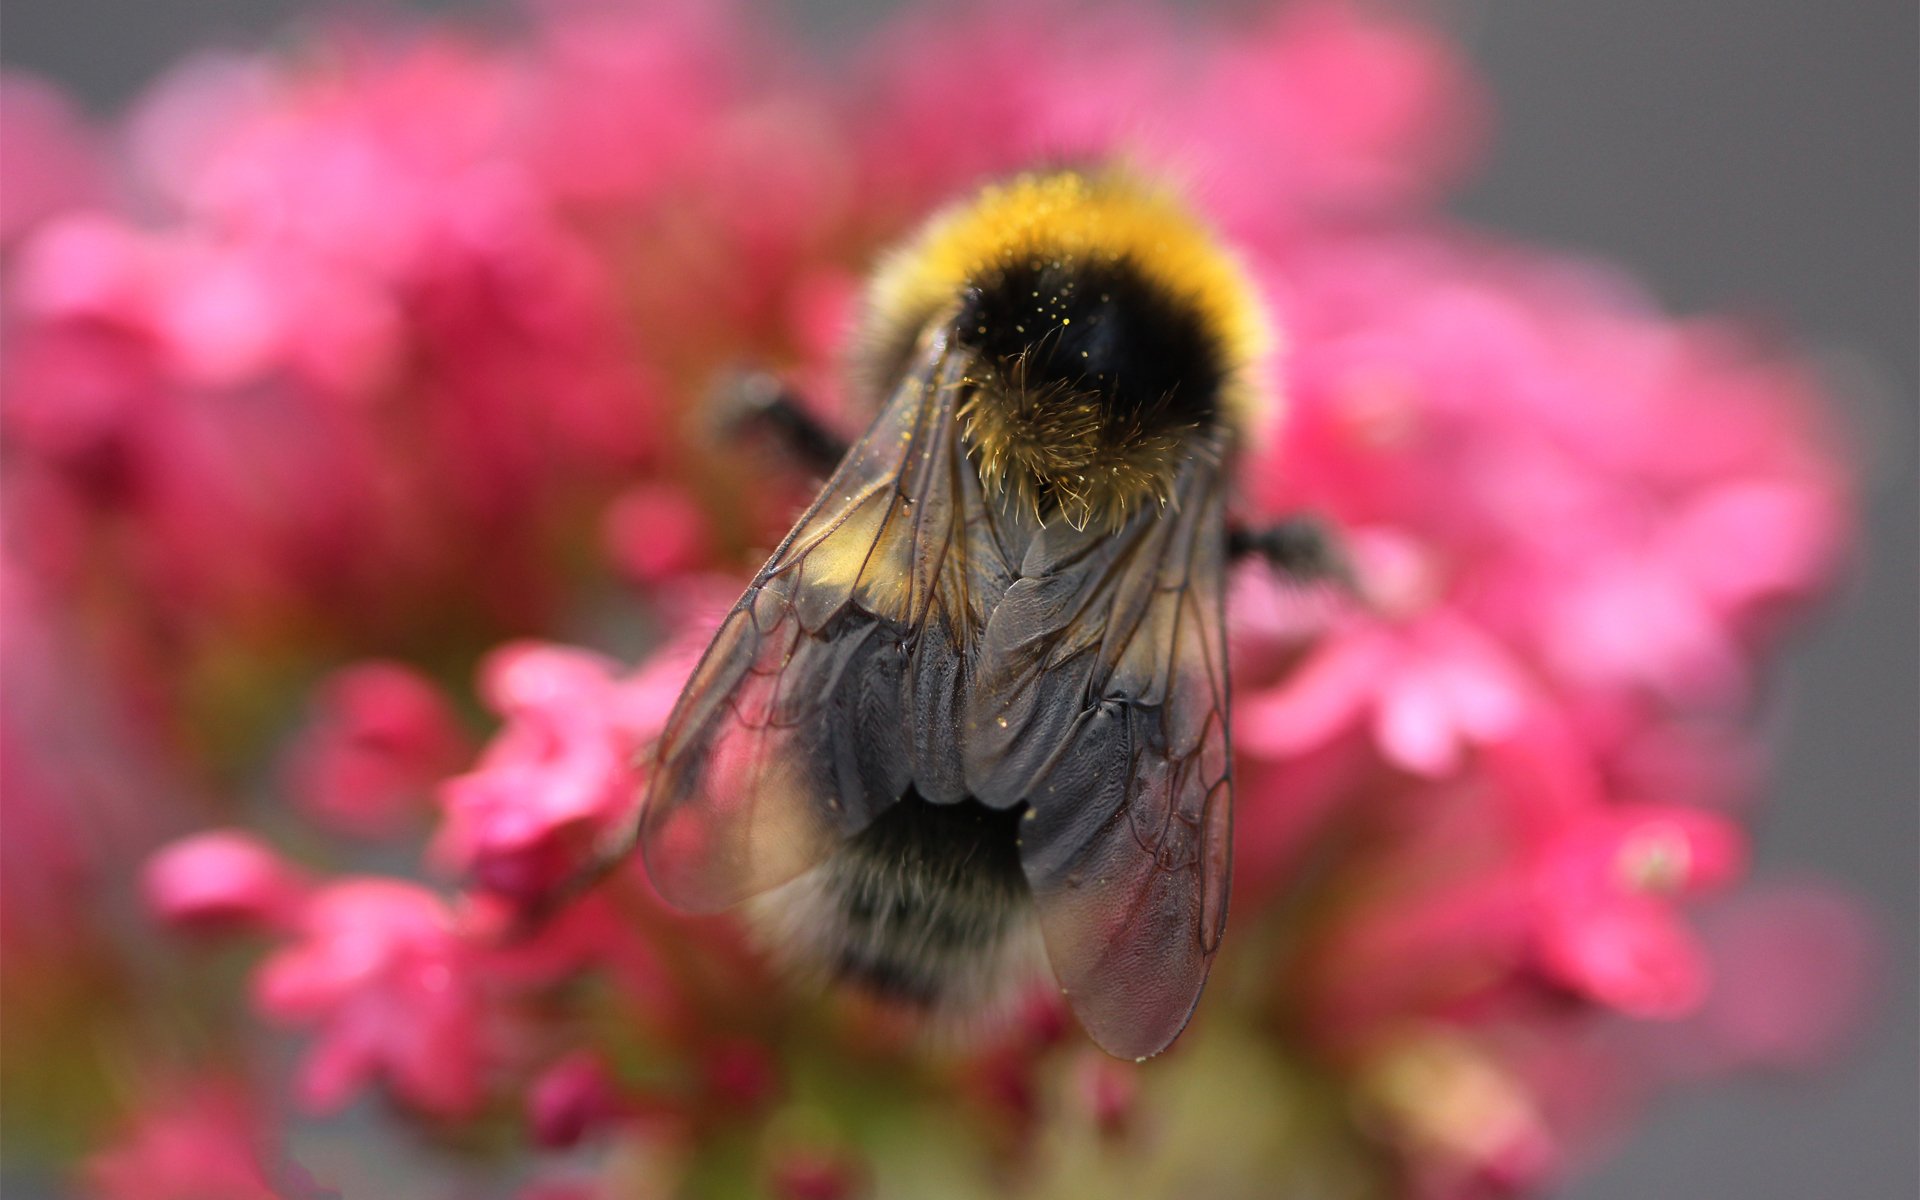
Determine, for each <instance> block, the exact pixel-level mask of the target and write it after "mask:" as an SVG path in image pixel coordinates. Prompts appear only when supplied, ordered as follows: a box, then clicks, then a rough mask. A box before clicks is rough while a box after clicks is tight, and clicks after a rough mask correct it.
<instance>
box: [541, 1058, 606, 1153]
mask: <svg viewBox="0 0 1920 1200" xmlns="http://www.w3.org/2000/svg"><path fill="white" fill-rule="evenodd" d="M623 1107H624V1106H623V1105H622V1103H621V1100H620V1094H619V1091H618V1090H617V1089H616V1087H615V1086H614V1082H613V1078H612V1076H610V1075H609V1074H608V1073H607V1068H606V1066H605V1065H604V1064H603V1063H601V1062H600V1061H599V1059H597V1058H595V1057H594V1056H593V1055H591V1054H587V1053H584V1052H583V1053H579V1054H573V1055H569V1056H568V1057H566V1058H564V1059H562V1060H561V1061H559V1062H557V1063H555V1064H554V1065H553V1066H551V1067H549V1068H548V1069H547V1070H546V1071H545V1072H544V1073H543V1074H542V1075H541V1076H540V1078H538V1079H536V1080H535V1081H534V1083H533V1087H532V1089H531V1091H529V1092H528V1095H527V1116H528V1120H529V1122H530V1123H531V1125H532V1127H533V1138H534V1141H536V1142H538V1143H539V1144H540V1145H542V1146H554V1147H566V1146H572V1145H574V1144H576V1143H577V1142H579V1141H580V1139H581V1138H582V1137H584V1136H586V1135H587V1133H588V1132H589V1131H591V1130H593V1129H594V1128H596V1127H598V1126H599V1125H601V1124H603V1123H604V1122H606V1121H607V1120H608V1119H610V1118H612V1117H614V1116H617V1115H619V1114H620V1112H621V1111H622V1109H623Z"/></svg>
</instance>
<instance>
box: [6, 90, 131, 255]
mask: <svg viewBox="0 0 1920 1200" xmlns="http://www.w3.org/2000/svg"><path fill="white" fill-rule="evenodd" d="M97 152H98V147H96V146H95V145H94V136H93V133H92V131H90V130H88V129H86V128H85V127H84V125H83V124H82V122H81V120H80V118H79V117H78V115H77V114H75V113H74V111H73V108H72V106H70V105H69V104H68V103H67V101H66V98H65V97H63V96H62V95H60V93H59V92H57V91H55V90H54V89H53V88H51V87H49V86H48V85H46V84H44V83H42V82H40V81H39V80H37V79H34V78H31V77H29V76H25V75H18V74H14V73H12V72H9V73H7V74H6V75H4V76H0V158H4V159H6V161H8V162H10V163H13V164H14V168H13V170H11V171H9V172H8V176H9V178H8V180H7V190H6V196H5V197H4V198H0V246H12V245H13V244H14V243H15V242H17V241H18V240H19V239H20V237H21V235H22V234H24V233H25V232H26V231H27V230H28V229H29V228H31V227H32V226H33V225H34V224H35V223H36V222H38V221H40V220H42V219H43V218H45V217H48V216H50V215H52V214H54V213H56V212H60V211H62V210H65V209H70V208H75V207H78V206H80V205H82V204H86V203H88V202H90V201H95V200H98V199H100V198H102V193H103V192H104V190H105V189H104V187H103V186H102V185H103V184H104V182H105V178H104V176H105V172H104V169H103V166H102V164H101V162H100V161H99V158H98V154H97Z"/></svg>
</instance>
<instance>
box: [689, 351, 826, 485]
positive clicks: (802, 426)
mask: <svg viewBox="0 0 1920 1200" xmlns="http://www.w3.org/2000/svg"><path fill="white" fill-rule="evenodd" d="M714 410H715V413H716V414H717V423H718V425H719V427H720V429H721V430H722V431H723V432H725V433H729V434H733V433H741V432H749V431H758V430H764V431H766V432H767V433H768V434H770V435H771V436H772V437H773V438H774V439H775V440H776V441H778V442H779V444H780V448H781V449H782V450H783V451H785V452H786V453H787V454H788V455H790V456H791V457H792V458H793V459H794V460H795V461H796V462H798V463H799V464H800V465H801V466H803V467H805V468H806V469H807V470H809V471H812V472H813V473H815V474H817V475H822V476H825V475H831V474H833V470H834V468H835V467H837V466H839V465H840V460H841V459H843V458H845V457H846V456H847V450H848V449H849V446H848V443H847V441H846V439H845V438H842V437H841V436H840V435H839V434H838V433H836V432H834V430H832V429H831V428H829V427H828V426H827V425H826V424H824V423H823V422H822V421H821V420H820V419H819V418H818V417H816V416H814V415H813V413H812V412H810V411H808V409H807V406H806V405H805V404H804V403H802V402H801V400H800V397H799V395H798V394H797V393H796V392H794V390H793V389H792V388H791V387H789V386H787V384H786V383H785V382H783V381H782V380H781V379H779V378H778V377H777V376H774V375H771V374H768V373H767V372H765V371H742V372H740V373H738V374H736V375H732V376H730V377H728V378H727V379H726V380H724V381H723V382H722V383H721V384H720V385H719V387H718V388H716V389H715V393H714Z"/></svg>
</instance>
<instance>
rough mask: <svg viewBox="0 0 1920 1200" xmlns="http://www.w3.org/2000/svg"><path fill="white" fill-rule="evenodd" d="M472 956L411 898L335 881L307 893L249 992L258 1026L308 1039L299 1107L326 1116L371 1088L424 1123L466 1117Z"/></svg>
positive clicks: (479, 1039)
mask: <svg viewBox="0 0 1920 1200" xmlns="http://www.w3.org/2000/svg"><path fill="white" fill-rule="evenodd" d="M472 956H473V952H472V950H471V948H470V947H469V946H468V945H467V943H466V942H465V941H464V940H463V939H462V938H461V936H460V933H459V931H458V930H457V929H456V928H455V923H454V918H453V915H452V913H450V912H449V911H448V909H447V907H446V905H445V904H443V903H442V902H441V901H440V900H439V899H438V898H437V897H436V896H434V895H433V894H432V893H431V892H428V891H426V890H425V889H423V888H419V887H416V886H414V885H412V884H407V883H400V882H396V881H392V880H384V879H346V880H342V881H340V882H337V883H333V884H330V885H329V886H327V887H326V888H324V889H322V890H320V891H319V892H317V893H315V894H314V895H313V897H312V898H311V899H309V900H308V901H307V904H306V906H305V909H304V911H303V912H302V913H301V919H300V925H299V932H298V934H297V935H296V937H295V939H294V941H293V942H292V944H290V945H288V946H286V947H284V948H282V949H280V950H277V951H275V952H274V953H273V955H272V956H271V957H270V958H268V959H267V961H266V962H265V963H263V964H262V965H261V967H260V969H259V972H258V974H257V975H256V976H255V978H254V989H253V995H254V1003H255V1005H256V1006H257V1007H258V1009H259V1010H260V1012H261V1014H262V1015H263V1016H265V1017H267V1018H268V1019H270V1020H273V1021H275V1022H278V1023H281V1024H288V1025H303V1026H313V1027H314V1028H315V1029H316V1042H315V1044H314V1046H313V1048H312V1049H311V1050H309V1051H308V1053H307V1058H306V1063H305V1066H304V1068H303V1069H302V1072H301V1079H300V1096H301V1099H302V1101H303V1102H304V1103H305V1104H307V1105H308V1106H309V1107H312V1108H314V1109H318V1110H330V1109H334V1108H337V1107H339V1106H340V1105H341V1104H342V1103H344V1102H345V1101H346V1099H347V1098H348V1096H350V1095H351V1094H352V1093H353V1092H354V1091H355V1090H356V1089H358V1088H359V1087H361V1086H363V1085H365V1084H366V1083H368V1082H371V1081H372V1080H374V1079H376V1078H378V1079H381V1080H383V1081H385V1082H386V1083H387V1084H388V1085H389V1086H390V1087H391V1088H392V1090H393V1092H394V1094H395V1095H397V1096H399V1097H400V1098H401V1099H403V1100H406V1101H408V1102H409V1103H411V1104H414V1105H417V1106H418V1107H419V1108H421V1109H422V1110H424V1111H426V1112H430V1113H436V1114H440V1115H445V1116H457V1115H460V1114H463V1113H470V1112H472V1111H473V1110H474V1109H475V1108H476V1106H477V1105H478V1104H479V1102H480V1099H481V1085H482V1072H483V1068H484V1056H485V1054H486V1047H485V1037H484V1032H485V1031H484V1028H483V1025H484V1020H483V1018H484V1013H483V1011H482V1004H481V997H480V995H479V994H478V992H477V990H476V986H477V977H476V973H475V969H474V968H475V963H474V962H473V957H472Z"/></svg>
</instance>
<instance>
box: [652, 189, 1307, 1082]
mask: <svg viewBox="0 0 1920 1200" xmlns="http://www.w3.org/2000/svg"><path fill="white" fill-rule="evenodd" d="M1270 341H1271V335H1270V331H1269V329H1268V326H1267V323H1266V320H1265V317H1264V315H1263V311H1262V308H1261V305H1260V303H1259V301H1258V300H1257V298H1256V296H1255V293H1254V289H1253V287H1252V285H1251V284H1250V283H1249V281H1248V280H1247V278H1246V276H1245V275H1244V274H1243V273H1242V271H1241V269H1240V267H1239V266H1238V265H1237V263H1236V262H1235V260H1234V259H1233V257H1232V256H1231V255H1230V254H1229V253H1228V252H1227V251H1226V250H1224V249H1223V248H1222V247H1221V246H1220V245H1219V243H1218V242H1217V241H1216V240H1215V238H1214V237H1213V236H1212V235H1211V234H1210V233H1209V232H1208V231H1207V230H1206V229H1205V228H1204V227H1203V225H1202V224H1201V223H1200V222H1199V221H1198V220H1197V219H1196V218H1195V217H1194V216H1193V215H1191V214H1190V213H1189V212H1188V211H1187V210H1186V209H1185V208H1184V207H1183V206H1182V205H1181V204H1180V203H1179V202H1177V201H1176V200H1175V199H1174V198H1172V196H1170V195H1169V194H1168V193H1166V192H1165V191H1163V190H1161V189H1159V188H1157V187H1155V186H1153V185H1150V184H1147V183H1145V182H1143V181H1141V180H1139V179H1137V178H1135V177H1133V176H1132V175H1130V174H1128V173H1126V172H1124V171H1121V170H1117V169H1099V170H1091V171H1072V170H1060V171H1049V172H1037V173H1031V174H1026V175H1021V176H1017V177H1014V178H1012V179H1009V180H1005V181H1003V182H1000V183H997V184H994V185H991V186H988V187H986V188H985V189H984V190H982V191H981V192H980V193H979V194H978V195H976V196H975V197H973V198H972V199H970V200H968V201H966V202H964V203H962V204H960V205H958V206H956V207H954V208H952V209H950V210H948V211H945V212H943V213H941V214H939V215H937V216H935V217H934V218H933V219H932V221H931V222H930V223H929V224H928V225H927V226H926V227H925V229H924V230H923V231H922V232H921V233H920V234H919V235H918V236H917V237H916V238H914V239H913V240H912V241H911V242H909V243H908V244H907V245H906V247H905V248H904V249H902V250H900V251H898V252H897V253H896V254H894V255H893V256H892V257H891V258H889V259H888V260H886V262H885V263H884V264H883V265H882V266H881V268H880V269H879V271H878V272H877V274H876V276H875V278H874V281H873V283H872V285H871V290H870V293H869V305H868V318H867V328H866V330H865V340H864V342H863V343H862V348H863V351H864V355H865V361H864V364H863V365H864V367H865V370H866V375H867V378H868V380H869V383H870V387H871V390H872V392H873V393H874V396H875V403H876V406H877V408H878V415H877V416H876V417H875V418H874V421H873V424H872V426H871V427H870V428H869V429H868V430H867V431H866V433H865V434H864V435H863V436H862V437H861V438H860V439H859V440H858V441H857V442H856V443H855V444H854V445H853V446H852V447H850V448H847V449H845V450H844V452H842V451H841V450H840V448H839V447H837V446H836V445H835V444H834V442H833V438H832V435H831V434H829V433H827V432H826V431H824V430H821V429H818V428H816V427H814V426H813V425H811V424H810V423H809V421H808V420H807V419H806V418H805V417H804V415H803V414H802V413H801V410H800V409H799V408H798V407H797V406H796V405H794V404H792V403H790V402H789V401H787V400H785V399H782V398H779V397H771V398H768V399H766V400H765V401H764V403H763V404H762V406H761V410H762V412H763V413H764V414H765V415H769V416H772V417H776V418H777V424H778V425H779V426H780V427H781V428H784V429H785V430H786V431H787V432H788V433H789V434H790V435H792V440H793V441H794V442H795V443H796V444H797V446H798V447H799V448H801V449H806V448H808V447H811V449H812V452H813V456H814V457H815V458H816V459H819V460H822V461H823V465H824V462H825V461H832V460H837V464H838V465H837V466H835V467H834V468H833V469H832V471H831V475H830V477H829V478H828V480H827V483H826V486H825V488H824V489H823V490H822V492H821V493H820V496H819V498H818V499H817V500H816V501H815V502H814V504H813V506H812V507H811V508H810V509H809V510H808V511H807V512H806V514H805V515H804V516H802V517H801V518H800V520H799V523H798V524H797V525H795V526H794V528H793V531H792V532H791V533H790V534H788V535H787V538H786V540H785V541H784V542H783V543H781V545H780V547H779V549H778V550H776V551H775V552H774V554H773V557H772V558H771V559H770V560H769V561H768V562H767V564H766V566H765V567H763V568H762V569H761V570H760V572H759V574H758V575H756V576H755V577H754V580H753V582H752V584H751V585H750V586H749V587H748V588H747V591H746V594H745V595H744V596H742V597H741V599H740V601H739V603H738V604H737V605H735V606H734V608H733V609H732V611H731V612H730V613H729V614H728V615H727V617H726V618H725V620H724V622H723V623H722V625H721V626H720V628H719V630H718V632H717V634H716V636H715V637H714V640H713V644H712V646H711V647H710V648H709V649H708V650H707V653H706V655H705V657H704V658H703V659H702V660H701V662H700V664H699V666H698V668H697V669H696V670H695V671H694V673H693V676H692V678H691V680H690V681H689V682H688V684H687V687H686V691H685V693H684V694H683V695H682V696H681V698H680V700H679V703H678V705H677V707H676V708H675V710H674V712H673V715H672V716H671V718H670V719H669V721H668V723H667V726H666V728H665V731H664V732H663V734H662V736H661V738H660V741H659V748H658V753H657V759H656V760H655V762H654V763H653V770H652V772H651V779H650V791H649V793H648V795H647V797H646V801H645V803H644V805H643V806H642V808H641V811H640V816H639V825H638V829H637V830H636V831H635V833H636V836H637V838H638V841H639V845H640V849H641V852H642V854H643V856H644V858H645V861H646V866H647V870H648V872H649V874H650V875H651V877H652V879H653V881H654V884H655V885H656V887H657V888H658V889H659V891H660V893H661V894H662V895H663V896H664V897H666V898H667V899H668V900H669V901H670V902H672V903H674V904H676V905H679V906H682V907H684V908H688V909H693V910H699V911H711V910H718V909H724V908H728V907H731V906H733V905H736V904H740V903H743V902H747V901H751V902H752V903H751V906H750V916H751V917H752V918H753V920H754V921H755V923H756V924H757V925H759V926H760V927H761V928H762V931H763V932H764V933H767V934H768V935H769V940H770V941H771V942H772V943H773V944H774V945H775V946H776V947H777V948H778V949H779V950H780V951H781V952H782V953H784V954H785V955H787V956H789V957H791V958H792V959H794V960H796V961H798V962H800V963H804V964H809V965H811V966H814V967H817V968H819V969H822V970H824V971H825V972H826V973H827V974H829V975H830V976H832V977H833V978H835V979H837V980H839V981H841V982H843V983H846V984H849V985H851V986H854V987H856V988H860V989H862V990H865V991H866V992H869V993H871V994H873V995H876V996H878V997H880V998H881V999H883V1000H887V1001H893V1002H897V1003H900V1004H903V1005H906V1006H909V1007H912V1008H916V1009H921V1010H925V1011H927V1012H929V1013H930V1014H948V1015H957V1016H962V1017H965V1016H971V1015H974V1014H977V1013H981V1012H985V1011H990V1010H991V1009H992V1007H993V1006H994V1004H995V1003H996V1001H998V1000H1000V999H1003V998H1004V997H1005V996H1006V995H1007V994H1008V991H1009V989H1010V988H1011V987H1013V986H1014V985H1016V984H1018V983H1019V982H1021V981H1022V980H1023V979H1026V978H1031V973H1032V972H1034V971H1036V970H1038V969H1040V965H1041V963H1042V961H1044V962H1045V964H1046V965H1048V966H1050V967H1051V970H1052V973H1053V976H1054V978H1055V979H1056V980H1057V982H1058V984H1059V986H1060V988H1061V989H1062V991H1063V992H1064V993H1065V994H1066V997H1067V1000H1068V1002H1069V1004H1070V1005H1071V1007H1072V1009H1073V1011H1074V1013H1075V1014H1076V1016H1077V1017H1078V1018H1079V1020H1080V1021H1081V1023H1082V1024H1083V1025H1084V1026H1085V1028H1086V1030H1087V1032H1088V1033H1089V1034H1090V1035H1091V1036H1092V1037H1093V1039H1094V1040H1095V1041H1096V1042H1098V1043H1099V1044H1100V1045H1101V1046H1102V1047H1103V1048H1105V1049H1106V1050H1107V1051H1109V1052H1110V1053H1112V1054H1115V1055H1117V1056H1122V1057H1128V1058H1137V1057H1144V1056H1147V1055H1151V1054H1155V1053H1158V1052H1159V1051H1160V1050H1162V1049H1164V1048H1165V1047H1166V1046H1167V1045H1168V1044H1169V1043H1170V1042H1172V1041H1173V1039H1174V1038H1175V1037H1176V1036H1177V1035H1178V1034H1179V1033H1180V1031H1181V1029H1182V1028H1184V1027H1185V1025H1186V1023H1187V1020H1188V1017H1189V1016H1190V1014H1191V1013H1192V1011H1193V1009H1194V1005H1195V1004H1196V1002H1197V1001H1198V999H1199V995H1200V991H1201V987H1202V985H1203V984H1204V983H1205V981H1206V976H1207V971H1208V968H1209V966H1210V964H1211V962H1212V960H1213V956H1214V953H1215V951H1216V949H1217V948H1218V946H1219V944H1220V936H1221V932H1222V930H1223V928H1224V926H1225V922H1226V915H1227V894H1228V881H1229V875H1230V872H1231V841H1232V809H1231V790H1232V772H1231V765H1230V763H1231V757H1230V754H1229V750H1228V727H1227V705H1228V687H1227V673H1226V661H1225V660H1226V643H1225V637H1224V623H1223V618H1222V595H1223V591H1224V586H1223V576H1224V573H1225V570H1226V566H1227V563H1228V561H1229V558H1230V557H1232V556H1233V555H1235V554H1238V553H1245V552H1248V551H1258V552H1264V553H1265V554H1266V556H1267V557H1269V558H1270V559H1273V560H1274V561H1275V562H1276V563H1277V564H1278V565H1280V566H1281V567H1282V568H1283V569H1287V570H1290V571H1293V572H1295V573H1297V574H1300V575H1303V576H1311V575H1316V574H1322V575H1324V574H1326V573H1328V572H1329V570H1330V569H1332V567H1333V565H1334V563H1335V557H1334V555H1333V554H1332V552H1331V550H1330V549H1329V547H1328V545H1327V543H1326V542H1325V541H1324V540H1323V539H1322V538H1321V537H1320V536H1319V535H1318V534H1317V533H1316V532H1315V529H1314V528H1313V527H1312V526H1311V524H1310V523H1308V522H1304V521H1296V522H1291V523H1287V524H1284V525H1282V526H1280V527H1278V528H1276V529H1272V530H1268V531H1265V532H1264V533H1261V534H1246V533H1232V532H1230V529H1229V523H1228V518H1227V502H1228V492H1229V483H1230V479H1231V472H1232V465H1233V463H1234V460H1235V455H1236V452H1237V451H1238V450H1239V449H1240V447H1241V446H1242V445H1243V444H1244V443H1245V441H1246V439H1247V438H1248V437H1249V435H1250V433H1251V432H1252V430H1253V429H1254V428H1255V427H1256V426H1257V425H1258V424H1259V422H1260V421H1261V420H1262V419H1263V417H1264V416H1265V414H1266V410H1267V408H1268V407H1269V406H1270V404H1271V397H1270V396H1269V395H1268V393H1267V391H1266V390H1265V389H1264V388H1263V387H1262V386H1261V384H1260V382H1259V380H1258V378H1257V368H1258V364H1259V363H1260V361H1261V360H1262V358H1263V356H1264V354H1265V352H1266V350H1267V348H1268V346H1269V343H1270ZM1042 955H1044V959H1043V958H1042Z"/></svg>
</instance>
